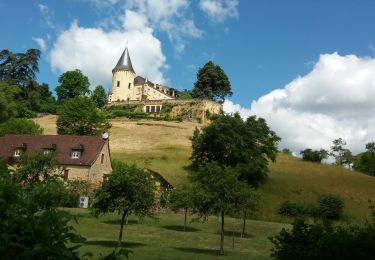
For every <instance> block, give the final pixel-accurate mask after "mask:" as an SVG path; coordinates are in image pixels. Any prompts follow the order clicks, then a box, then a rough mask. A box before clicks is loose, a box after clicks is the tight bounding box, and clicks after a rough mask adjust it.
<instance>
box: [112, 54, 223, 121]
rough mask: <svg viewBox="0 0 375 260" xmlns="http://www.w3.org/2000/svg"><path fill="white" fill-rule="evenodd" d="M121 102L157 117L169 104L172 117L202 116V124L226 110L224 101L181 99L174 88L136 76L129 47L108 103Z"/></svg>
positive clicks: (118, 67) (115, 73)
mask: <svg viewBox="0 0 375 260" xmlns="http://www.w3.org/2000/svg"><path fill="white" fill-rule="evenodd" d="M121 105H122V106H123V105H136V106H137V107H138V108H137V110H138V111H142V112H145V113H148V114H150V115H153V116H158V115H159V114H160V113H161V112H162V108H163V106H168V107H169V108H171V111H170V115H171V116H173V117H176V116H183V117H185V118H188V119H190V120H192V119H198V118H199V119H200V120H201V122H202V123H205V122H206V121H207V120H208V118H207V115H212V114H219V113H221V112H222V104H220V103H217V102H214V101H212V100H207V99H190V100H178V99H176V90H175V89H174V88H170V87H167V86H165V85H162V84H155V83H153V82H151V81H149V80H148V78H147V76H146V77H145V78H143V77H141V76H136V74H135V71H134V68H133V65H132V61H131V59H130V54H129V50H128V48H127V47H126V48H125V50H124V51H123V53H122V55H121V57H120V59H119V60H118V62H117V64H116V66H115V67H114V68H113V70H112V87H111V90H110V91H109V94H108V106H121ZM186 115H187V116H186Z"/></svg>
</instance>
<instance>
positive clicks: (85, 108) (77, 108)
mask: <svg viewBox="0 0 375 260" xmlns="http://www.w3.org/2000/svg"><path fill="white" fill-rule="evenodd" d="M110 127H111V125H110V123H109V122H108V120H107V117H106V114H105V113H104V112H102V111H100V110H99V109H98V108H97V107H96V105H95V103H94V102H93V101H92V100H91V99H90V98H88V97H75V98H72V99H69V100H67V101H66V102H64V104H63V106H62V108H61V109H60V110H59V111H58V118H57V133H58V134H63V135H98V134H101V133H104V132H105V131H107V130H108V129H109V128H110Z"/></svg>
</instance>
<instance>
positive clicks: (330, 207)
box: [318, 194, 344, 219]
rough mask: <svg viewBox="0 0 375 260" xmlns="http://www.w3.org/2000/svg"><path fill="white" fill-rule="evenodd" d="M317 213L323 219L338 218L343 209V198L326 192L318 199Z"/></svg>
mask: <svg viewBox="0 0 375 260" xmlns="http://www.w3.org/2000/svg"><path fill="white" fill-rule="evenodd" d="M318 203H319V207H318V210H319V215H320V217H322V218H325V219H339V218H341V216H342V212H343V209H344V199H343V198H341V197H340V196H339V195H332V194H326V195H322V196H320V197H319V199H318Z"/></svg>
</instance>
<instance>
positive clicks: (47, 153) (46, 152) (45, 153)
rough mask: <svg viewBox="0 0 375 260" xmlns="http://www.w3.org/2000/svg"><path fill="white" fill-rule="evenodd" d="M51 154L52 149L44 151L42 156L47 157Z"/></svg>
mask: <svg viewBox="0 0 375 260" xmlns="http://www.w3.org/2000/svg"><path fill="white" fill-rule="evenodd" d="M51 153H52V149H44V150H43V154H44V155H49V154H51Z"/></svg>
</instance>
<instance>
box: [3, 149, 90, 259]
mask: <svg viewBox="0 0 375 260" xmlns="http://www.w3.org/2000/svg"><path fill="white" fill-rule="evenodd" d="M21 159H22V160H21V165H20V168H19V169H17V171H16V172H15V173H13V174H10V173H8V174H7V173H6V172H4V169H2V170H0V172H1V173H2V174H1V176H0V212H1V213H0V223H1V225H0V234H1V235H0V254H1V256H2V258H4V259H79V255H78V248H79V245H78V246H77V243H79V242H84V240H83V238H82V237H81V236H79V235H77V234H76V233H74V232H73V227H72V226H71V220H72V217H71V216H70V214H68V213H67V212H65V211H62V210H59V209H58V208H57V207H58V206H61V203H62V201H63V200H64V198H65V196H66V194H67V193H66V187H65V185H64V183H63V182H62V180H61V179H60V178H59V177H58V176H55V175H54V173H55V172H56V168H55V164H54V163H53V158H52V156H46V155H44V154H43V153H39V154H36V155H34V156H31V157H22V158H21Z"/></svg>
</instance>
